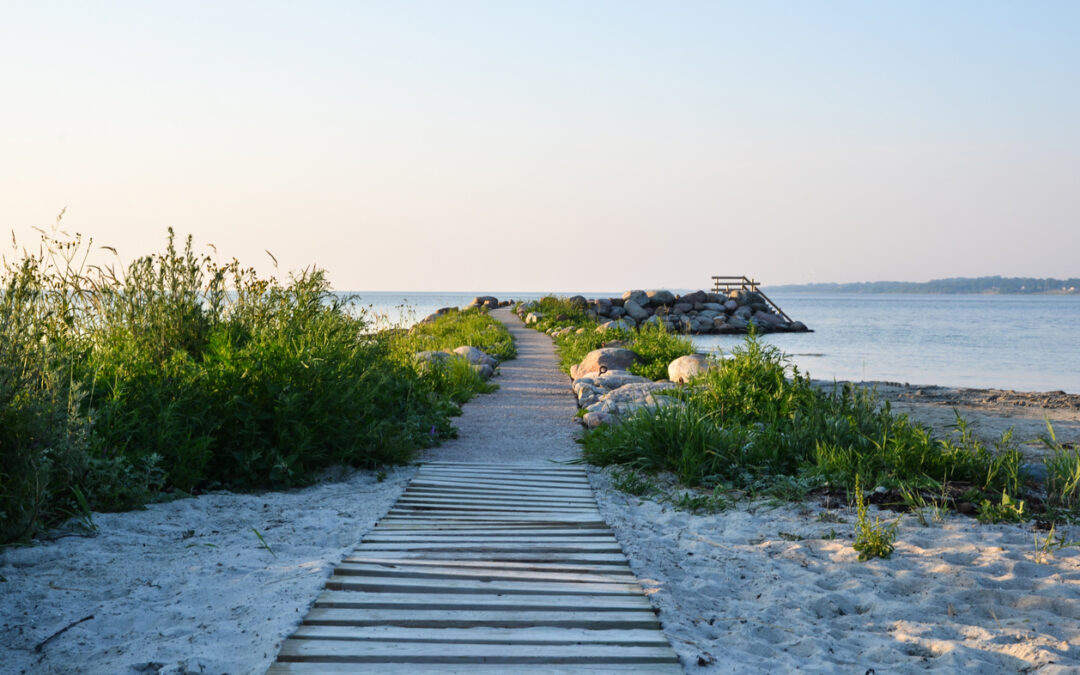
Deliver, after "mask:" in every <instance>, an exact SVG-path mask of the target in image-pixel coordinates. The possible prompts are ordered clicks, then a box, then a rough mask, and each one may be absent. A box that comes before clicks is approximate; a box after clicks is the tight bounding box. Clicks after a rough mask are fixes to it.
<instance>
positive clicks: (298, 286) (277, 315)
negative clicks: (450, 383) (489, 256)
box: [0, 230, 512, 542]
mask: <svg viewBox="0 0 1080 675" xmlns="http://www.w3.org/2000/svg"><path fill="white" fill-rule="evenodd" d="M90 250H91V242H88V241H83V240H82V239H81V238H80V237H78V236H77V235H76V236H75V237H70V236H67V235H66V234H64V233H62V232H59V231H57V232H55V233H46V234H44V235H43V240H42V246H41V248H40V249H39V251H38V252H37V253H34V254H26V255H23V256H21V258H19V259H18V260H17V261H16V262H11V263H7V264H6V267H5V270H4V272H3V295H2V297H0V523H2V525H0V542H7V541H12V540H16V539H22V538H26V537H28V536H31V535H32V534H33V533H34V532H35V531H36V530H38V529H39V528H40V527H43V526H46V525H48V524H49V523H51V522H53V521H54V520H56V519H57V518H60V517H62V515H63V513H65V511H67V510H70V509H71V507H72V504H71V501H72V496H73V495H74V494H83V495H85V496H86V499H87V501H88V502H89V505H90V506H91V507H93V508H95V509H118V508H130V507H132V506H136V505H138V504H139V503H141V502H143V501H145V499H146V498H147V497H148V496H149V495H150V494H152V493H153V492H154V491H156V490H159V489H162V488H175V489H177V490H182V491H194V490H199V489H204V488H208V487H215V486H228V487H238V488H249V487H271V486H291V485H298V484H303V483H305V482H308V481H310V480H311V479H312V477H313V476H314V475H315V473H316V472H317V471H318V470H319V469H320V468H322V467H325V466H328V465H331V464H350V465H354V466H364V467H370V466H375V465H379V464H384V463H393V462H405V461H408V460H409V459H410V458H411V455H412V452H413V451H414V450H415V449H416V448H419V447H424V446H426V445H430V444H433V443H436V442H438V441H439V439H441V438H446V437H448V436H450V435H452V433H453V431H452V427H451V425H450V421H449V417H450V415H452V414H455V413H456V412H457V411H458V410H457V407H456V405H455V404H454V403H453V401H452V400H450V396H449V395H447V394H446V393H445V392H441V391H439V388H438V387H437V386H436V385H435V384H434V383H433V382H432V380H431V378H430V377H428V376H425V375H424V374H422V373H420V372H418V369H417V368H416V367H415V366H414V365H413V364H412V363H409V362H405V361H404V360H402V359H401V358H399V354H398V353H397V352H396V351H395V348H396V344H397V343H395V342H394V341H393V340H392V339H391V337H390V335H389V334H386V333H381V334H372V333H371V332H370V330H369V326H368V322H367V320H366V317H365V316H364V315H363V313H361V314H360V315H359V316H357V315H355V314H354V313H353V312H352V311H351V310H350V307H349V304H350V302H351V299H349V298H340V297H338V296H337V295H335V294H334V293H332V292H331V290H330V284H329V281H328V280H327V278H326V275H325V273H324V272H323V271H321V270H318V269H307V270H303V271H301V272H299V273H297V274H295V275H291V276H290V277H289V278H288V280H286V281H280V280H278V279H277V278H275V277H270V278H263V277H260V276H259V275H257V274H256V273H255V272H254V270H252V269H250V268H245V267H243V266H241V265H240V264H239V263H238V262H237V261H235V260H234V261H231V262H229V263H227V264H218V263H217V262H215V261H214V260H213V259H211V258H210V257H209V256H202V255H197V254H196V253H195V252H194V250H193V245H192V241H191V238H190V237H189V238H188V239H187V240H186V241H185V242H184V244H183V246H182V247H178V246H177V244H176V241H175V237H174V236H173V233H172V231H171V230H170V232H169V237H168V241H167V245H166V248H165V250H164V252H162V253H158V254H154V255H149V256H144V257H141V258H138V259H137V260H135V261H134V262H133V263H131V264H130V265H128V266H127V267H126V268H124V269H123V270H119V271H118V270H116V269H115V268H114V267H111V266H108V265H100V266H94V265H90V264H88V263H87V261H88V260H89V258H88V257H87V256H88V255H89V252H90ZM470 330H471V329H470ZM503 349H504V350H506V349H508V348H507V347H506V346H505V345H503ZM510 349H512V346H511V347H510ZM73 488H74V490H73Z"/></svg>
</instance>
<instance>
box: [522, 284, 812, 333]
mask: <svg viewBox="0 0 1080 675" xmlns="http://www.w3.org/2000/svg"><path fill="white" fill-rule="evenodd" d="M568 300H569V302H570V303H571V305H573V306H574V307H576V308H578V309H582V310H584V311H585V313H586V315H587V316H588V317H589V318H591V319H593V320H595V321H596V322H597V323H598V324H599V326H600V327H601V328H605V329H606V328H623V329H630V328H639V327H642V326H648V325H650V324H652V325H663V326H664V328H665V329H667V330H668V331H673V332H677V333H684V334H694V335H705V334H717V335H724V334H739V333H746V332H748V331H749V330H750V328H751V326H753V328H754V329H755V330H756V332H758V333H805V332H808V331H809V328H807V327H806V324H804V323H803V322H801V321H790V320H788V318H787V317H785V316H783V315H781V314H780V313H779V312H777V311H776V308H774V307H773V306H772V304H770V303H769V302H768V301H767V300H766V299H765V297H764V296H763V295H762V294H761V293H758V292H757V291H751V290H733V291H730V292H727V293H713V292H708V291H694V292H693V293H686V294H684V295H677V294H675V293H673V292H671V291H667V290H653V291H641V290H632V291H626V292H625V293H623V294H622V297H613V298H593V299H589V298H585V297H584V296H581V295H575V296H573V297H571V298H568ZM536 309H537V304H536V303H525V304H523V305H521V306H520V307H519V308H518V313H519V315H520V316H522V317H523V318H524V319H525V320H526V323H531V322H536V321H539V320H540V319H541V318H543V316H542V315H541V314H538V313H537V312H536V311H535V310H536ZM530 315H532V316H531V317H530ZM530 318H531V319H532V321H531V322H530V321H529V319H530Z"/></svg>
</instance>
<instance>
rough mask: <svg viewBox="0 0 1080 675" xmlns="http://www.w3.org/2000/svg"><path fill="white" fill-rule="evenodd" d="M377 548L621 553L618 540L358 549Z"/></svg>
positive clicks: (393, 547)
mask: <svg viewBox="0 0 1080 675" xmlns="http://www.w3.org/2000/svg"><path fill="white" fill-rule="evenodd" d="M373 548H377V549H379V550H381V551H493V552H498V551H547V552H550V553H621V552H622V549H621V548H620V547H619V543H618V542H599V543H592V542H588V541H584V542H571V541H568V542H567V543H560V542H546V541H523V542H504V543H500V542H497V541H493V542H476V543H470V542H469V541H467V540H466V541H461V542H430V543H426V544H424V543H419V542H373V543H371V544H364V543H361V544H360V546H358V547H357V548H356V550H357V551H360V552H364V551H367V550H369V549H373Z"/></svg>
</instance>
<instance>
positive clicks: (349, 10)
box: [0, 0, 1080, 291]
mask: <svg viewBox="0 0 1080 675" xmlns="http://www.w3.org/2000/svg"><path fill="white" fill-rule="evenodd" d="M1077 35H1080V3H1076V2H987V1H978V2H939V1H935V2H895V3H883V2H873V3H867V2H795V1H792V2H760V1H755V2H750V1H747V2H738V3H735V2H700V3H698V2H574V3H564V2H548V1H545V2H445V1H444V2H407V1H404V0H398V1H396V2H322V3H318V2H311V3H272V2H250V3H248V2H231V3H230V2H207V3H195V2H182V3H181V2H176V3H161V2H108V3H98V2H64V3H62V2H48V3H46V2H8V3H4V4H2V5H0V97H2V99H0V101H2V105H0V228H4V229H13V230H15V232H16V234H17V235H18V237H19V238H20V240H21V241H24V242H30V241H32V240H33V235H32V233H31V230H30V228H31V226H34V225H38V226H41V225H46V224H47V223H49V222H50V221H51V220H52V218H53V217H54V215H55V214H56V213H57V212H58V211H59V210H60V209H61V208H62V207H64V206H67V207H68V215H67V217H66V218H65V222H66V224H67V225H68V226H69V227H70V228H72V229H75V230H79V231H82V232H84V233H88V234H91V235H93V236H94V237H95V238H96V240H97V241H98V242H99V243H101V244H108V245H112V246H116V247H117V248H119V249H120V250H121V253H122V254H124V257H125V258H127V259H130V258H131V257H133V256H135V255H137V254H142V253H146V252H149V251H152V250H157V249H159V248H160V247H161V244H162V242H163V240H164V233H165V229H166V227H168V226H170V225H171V226H173V227H175V228H176V229H177V230H178V231H179V232H183V233H188V232H190V233H192V234H194V235H195V237H196V240H197V241H199V242H211V243H214V244H216V245H217V247H218V249H219V250H220V251H221V252H222V254H224V255H225V256H228V257H231V256H237V257H239V258H241V260H242V261H245V262H249V263H257V264H258V265H259V266H261V267H263V269H268V267H267V265H266V261H267V257H266V255H265V253H263V250H264V249H269V250H270V251H272V252H273V253H274V255H275V256H277V258H278V259H279V261H280V262H281V266H282V268H284V269H295V268H299V267H302V266H305V265H309V264H312V263H315V264H318V265H320V266H323V267H326V268H327V269H329V271H330V275H331V279H332V281H333V282H334V284H335V286H336V287H338V288H342V289H357V290H361V289H362V290H406V291H417V290H461V291H470V290H476V291H485V290H492V291H494V290H519V291H548V290H553V291H571V290H575V289H618V288H624V287H657V286H671V287H695V286H702V285H705V284H706V283H707V282H708V278H709V277H710V276H711V275H713V274H747V275H752V276H755V277H757V278H759V279H761V280H763V281H765V282H766V283H798V282H804V281H854V280H879V279H902V280H924V279H930V278H937V277H946V276H977V275H984V274H1003V275H1008V276H1020V275H1022V276H1058V277H1067V276H1077V275H1080V264H1078V262H1077V260H1078V257H1077V250H1080V218H1078V213H1080V123H1078V120H1080V40H1078V39H1077V37H1076V36H1077Z"/></svg>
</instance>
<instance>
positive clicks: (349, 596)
mask: <svg viewBox="0 0 1080 675" xmlns="http://www.w3.org/2000/svg"><path fill="white" fill-rule="evenodd" d="M314 606H315V607H324V608H330V607H334V608H338V609H399V610H408V609H418V610H457V611H515V612H541V611H546V612H586V611H592V612H618V611H634V610H651V609H652V607H651V605H649V601H648V600H647V599H646V598H645V596H644V595H640V594H639V595H555V596H553V595H546V594H536V595H527V594H518V595H498V594H492V595H483V594H472V595H467V596H463V595H462V594H460V593H424V594H422V595H417V594H413V593H361V592H356V591H323V592H322V593H320V594H319V597H318V598H316V600H315V605H314Z"/></svg>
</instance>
